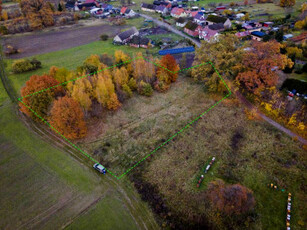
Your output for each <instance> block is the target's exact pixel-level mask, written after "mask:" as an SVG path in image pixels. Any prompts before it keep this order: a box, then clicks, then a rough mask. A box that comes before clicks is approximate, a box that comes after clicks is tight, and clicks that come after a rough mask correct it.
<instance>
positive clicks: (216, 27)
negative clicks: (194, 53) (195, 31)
mask: <svg viewBox="0 0 307 230" xmlns="http://www.w3.org/2000/svg"><path fill="white" fill-rule="evenodd" d="M208 28H209V29H210V30H215V31H217V32H220V31H223V30H225V28H224V25H223V23H217V24H213V25H209V26H208Z"/></svg>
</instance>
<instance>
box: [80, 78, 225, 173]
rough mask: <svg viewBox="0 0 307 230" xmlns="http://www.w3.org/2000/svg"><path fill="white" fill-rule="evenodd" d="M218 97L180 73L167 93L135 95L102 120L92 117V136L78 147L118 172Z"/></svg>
mask: <svg viewBox="0 0 307 230" xmlns="http://www.w3.org/2000/svg"><path fill="white" fill-rule="evenodd" d="M221 98H222V97H219V98H218V99H217V98H216V99H215V100H214V99H212V98H208V95H206V94H205V93H204V89H203V87H202V86H201V85H198V84H195V83H193V81H192V79H188V78H184V77H181V78H180V79H179V81H177V82H176V83H175V84H173V85H172V87H171V89H170V90H169V91H168V92H167V93H165V94H161V93H155V94H154V96H153V97H151V98H148V97H143V96H139V95H138V96H137V95H135V96H134V97H133V98H131V99H130V100H128V101H127V102H126V103H124V104H123V106H122V108H121V109H120V110H119V111H117V112H115V113H107V114H105V115H104V116H103V118H102V119H101V120H102V122H101V124H100V123H99V125H97V121H94V122H93V124H92V126H91V128H90V129H91V131H89V133H93V135H92V136H93V137H89V138H88V141H84V142H82V144H80V147H81V148H82V149H85V150H86V152H88V153H90V154H92V155H93V157H94V158H96V159H97V160H99V161H101V162H104V165H105V166H106V167H107V168H108V169H109V170H111V171H112V172H113V173H116V174H117V175H118V176H119V175H121V174H122V173H124V172H125V171H126V170H128V169H129V168H131V167H132V166H133V165H134V164H135V163H136V162H137V161H139V160H141V159H142V158H143V157H145V156H146V155H147V154H148V153H149V152H150V151H152V150H154V149H155V148H156V147H158V146H159V145H160V144H162V143H163V142H164V141H165V140H167V139H168V138H169V137H170V136H172V135H173V134H175V133H176V132H178V131H179V130H180V129H181V128H183V127H184V126H185V125H186V124H187V123H188V122H190V121H192V120H193V119H194V118H196V117H197V116H198V115H200V114H201V113H202V112H204V111H205V110H207V109H208V108H210V107H211V106H212V105H213V104H214V103H215V102H216V101H217V100H220V99H221Z"/></svg>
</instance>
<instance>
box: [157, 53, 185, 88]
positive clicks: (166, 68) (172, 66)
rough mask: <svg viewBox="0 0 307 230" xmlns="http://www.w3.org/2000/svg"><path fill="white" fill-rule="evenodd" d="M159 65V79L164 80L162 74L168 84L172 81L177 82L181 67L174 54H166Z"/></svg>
mask: <svg viewBox="0 0 307 230" xmlns="http://www.w3.org/2000/svg"><path fill="white" fill-rule="evenodd" d="M159 66H160V67H159V68H158V70H157V78H158V80H162V79H161V76H163V81H164V82H165V83H166V84H170V83H171V82H175V81H176V80H177V78H178V71H179V70H180V68H179V65H178V64H177V62H176V59H175V58H174V57H173V56H172V55H170V54H167V55H164V56H163V57H162V58H161V60H160V62H159ZM165 76H167V77H165Z"/></svg>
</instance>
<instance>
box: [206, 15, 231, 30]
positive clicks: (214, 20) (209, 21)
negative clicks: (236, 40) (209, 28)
mask: <svg viewBox="0 0 307 230" xmlns="http://www.w3.org/2000/svg"><path fill="white" fill-rule="evenodd" d="M217 23H223V25H224V28H227V29H229V28H230V27H231V21H230V20H229V19H228V18H224V17H220V16H217V15H212V14H211V15H209V16H208V17H207V18H206V21H205V24H206V25H212V24H217Z"/></svg>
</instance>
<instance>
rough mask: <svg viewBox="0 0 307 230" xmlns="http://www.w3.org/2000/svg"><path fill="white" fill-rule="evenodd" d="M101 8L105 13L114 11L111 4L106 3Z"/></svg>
mask: <svg viewBox="0 0 307 230" xmlns="http://www.w3.org/2000/svg"><path fill="white" fill-rule="evenodd" d="M100 7H101V8H102V9H103V10H104V11H110V10H112V9H113V6H112V5H110V4H106V3H102V4H101V5H100Z"/></svg>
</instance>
